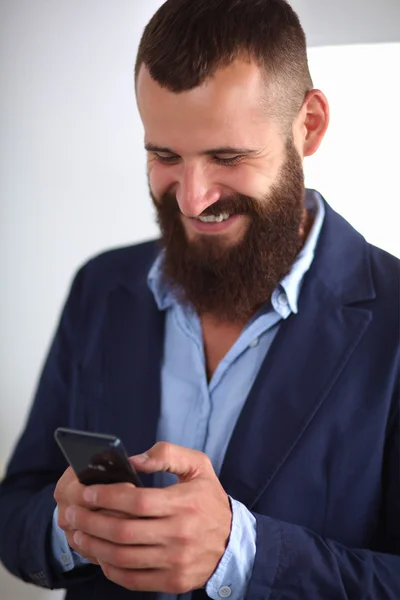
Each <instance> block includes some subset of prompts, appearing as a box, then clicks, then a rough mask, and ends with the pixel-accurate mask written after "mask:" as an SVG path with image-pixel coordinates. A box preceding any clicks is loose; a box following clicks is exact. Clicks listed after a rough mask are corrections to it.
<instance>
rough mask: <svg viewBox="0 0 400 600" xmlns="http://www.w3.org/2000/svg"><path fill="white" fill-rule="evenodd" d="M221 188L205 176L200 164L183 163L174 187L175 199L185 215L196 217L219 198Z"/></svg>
mask: <svg viewBox="0 0 400 600" xmlns="http://www.w3.org/2000/svg"><path fill="white" fill-rule="evenodd" d="M220 196H221V190H220V189H219V188H218V186H216V185H214V184H213V183H212V182H210V181H209V180H208V178H207V174H206V173H205V172H204V168H202V166H201V165H195V164H191V165H184V166H183V168H182V173H181V176H180V179H179V181H178V185H177V188H176V200H177V202H178V205H179V208H180V210H181V212H182V213H183V214H184V215H185V216H186V217H198V216H199V215H201V213H202V212H204V211H205V209H206V208H208V207H209V206H211V205H212V204H214V203H215V202H216V201H217V200H219V198H220Z"/></svg>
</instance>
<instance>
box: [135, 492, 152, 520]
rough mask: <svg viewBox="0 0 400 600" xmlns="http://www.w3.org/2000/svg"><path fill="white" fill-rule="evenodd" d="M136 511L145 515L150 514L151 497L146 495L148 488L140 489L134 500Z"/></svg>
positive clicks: (137, 513) (140, 514)
mask: <svg viewBox="0 0 400 600" xmlns="http://www.w3.org/2000/svg"><path fill="white" fill-rule="evenodd" d="M133 505H134V507H133V508H134V512H135V514H136V515H139V516H145V515H147V514H149V510H150V506H149V499H148V497H147V495H146V490H144V489H143V490H142V489H138V490H137V492H136V494H135V499H134V500H133Z"/></svg>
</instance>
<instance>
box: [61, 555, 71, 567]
mask: <svg viewBox="0 0 400 600" xmlns="http://www.w3.org/2000/svg"><path fill="white" fill-rule="evenodd" d="M61 562H62V564H63V565H69V563H70V562H71V561H70V560H69V556H68V554H62V555H61Z"/></svg>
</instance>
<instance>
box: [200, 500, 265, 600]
mask: <svg viewBox="0 0 400 600" xmlns="http://www.w3.org/2000/svg"><path fill="white" fill-rule="evenodd" d="M229 500H230V503H231V508H232V528H231V535H230V537H229V542H228V546H227V548H226V550H225V552H224V554H223V556H222V558H221V560H220V562H219V564H218V567H217V569H216V571H215V572H214V574H213V576H212V577H211V578H210V579H209V580H208V582H207V585H206V592H207V595H208V596H209V597H210V598H212V599H213V600H221V598H230V600H243V599H244V598H245V596H246V592H247V588H248V585H249V581H250V577H251V573H252V571H253V565H254V559H255V555H256V539H257V533H256V519H255V517H254V516H253V515H252V513H251V512H250V511H249V510H248V509H247V508H246V507H245V506H244V504H241V503H240V502H238V501H237V500H234V499H233V498H231V497H230V496H229Z"/></svg>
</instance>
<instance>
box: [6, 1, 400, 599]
mask: <svg viewBox="0 0 400 600" xmlns="http://www.w3.org/2000/svg"><path fill="white" fill-rule="evenodd" d="M395 3H396V6H395ZM160 4H161V0H146V2H144V1H142V0H140V1H139V0H119V2H118V3H111V2H107V1H106V0H70V1H69V2H61V0H53V1H52V2H49V1H47V0H35V2H30V1H28V0H25V1H24V0H2V1H1V0H0V76H1V94H0V202H1V204H0V210H1V212H0V228H1V229H0V282H1V294H0V331H1V337H0V470H1V465H2V464H4V462H5V460H6V459H7V458H8V456H9V453H10V451H11V448H12V446H13V444H14V443H15V441H16V438H17V436H18V435H19V433H20V431H21V428H22V426H23V422H24V419H25V416H26V412H27V410H28V407H29V404H30V402H31V399H32V394H33V390H34V387H35V385H36V380H37V377H38V373H39V370H40V368H41V365H42V362H43V359H44V356H45V353H46V351H47V348H48V345H49V341H50V338H51V336H52V333H53V331H54V327H55V324H56V320H57V319H58V315H59V311H60V308H61V306H62V302H63V300H64V299H65V295H66V292H67V289H68V286H69V284H70V281H71V278H72V275H73V273H74V272H75V271H76V269H77V267H78V266H79V265H80V264H82V262H83V261H85V260H86V259H87V258H88V257H90V256H92V255H93V254H95V253H97V252H99V251H101V250H104V249H105V248H109V247H114V246H119V245H124V244H130V243H133V242H137V241H141V240H145V239H149V238H151V237H154V236H155V235H156V234H157V230H156V227H155V225H154V222H153V212H152V208H151V202H150V200H149V197H148V191H147V182H146V177H145V155H144V151H143V132H142V127H141V123H140V120H139V116H138V113H137V109H136V106H135V98H134V92H133V77H132V71H133V65H134V60H135V53H136V49H137V46H138V43H139V36H140V34H141V32H142V30H143V27H144V25H145V23H146V22H147V20H148V19H149V18H150V16H151V14H152V13H153V12H154V11H155V10H156V8H157V7H158V6H159V5H160ZM358 4H359V3H358ZM293 5H294V6H295V7H296V8H298V9H299V14H300V16H302V15H304V23H305V25H306V31H307V33H308V34H309V39H310V40H311V42H313V43H318V44H321V43H323V42H324V40H326V41H327V42H328V43H330V44H335V45H332V46H326V47H312V48H310V52H309V58H310V67H311V72H312V75H313V78H314V83H315V86H316V87H319V88H321V89H322V90H323V91H324V92H325V93H326V95H327V96H328V99H329V100H330V104H331V110H332V121H331V127H330V129H329V132H328V134H327V136H326V139H325V141H324V144H323V146H322V147H321V149H320V150H319V152H318V153H317V155H316V156H315V157H312V158H310V159H307V161H306V165H305V169H306V180H307V184H308V185H309V186H310V187H315V188H317V189H319V190H320V191H321V193H322V194H323V195H324V196H325V198H326V199H327V200H328V202H329V203H330V204H331V205H332V206H333V207H334V208H335V209H336V210H338V211H339V212H341V213H342V214H343V215H344V216H345V217H346V218H347V219H348V220H349V221H350V222H351V223H352V224H353V225H354V226H355V227H356V228H357V229H358V230H359V231H361V232H362V233H363V234H364V235H365V236H366V238H367V239H368V240H369V241H371V242H373V243H375V244H377V245H378V246H381V247H382V248H384V249H386V250H388V251H390V252H392V253H393V254H396V255H397V256H400V235H399V219H398V217H397V214H398V204H399V201H400V187H399V173H400V160H399V159H400V152H399V143H400V119H399V107H400V83H399V75H398V73H399V65H400V43H399V41H400V32H399V28H400V19H399V20H397V22H396V19H395V17H396V15H397V16H399V10H398V8H399V6H400V4H399V3H398V2H397V0H394V2H393V1H392V0H386V1H385V2H383V1H382V0H381V2H379V7H380V10H379V12H378V11H376V13H373V12H370V13H368V10H367V7H368V6H369V5H368V2H367V3H366V4H365V3H364V2H363V7H364V9H363V10H364V13H363V18H362V19H361V21H362V23H361V25H360V18H359V17H360V11H359V10H357V11H353V13H354V14H353V13H351V11H350V13H351V15H350V16H351V19H353V20H354V23H357V25H354V23H353V21H352V20H351V19H349V20H346V19H344V16H343V13H340V12H337V13H335V15H332V13H329V12H328V13H326V14H325V20H323V18H324V13H323V12H322V14H321V15H320V16H321V20H320V21H319V23H322V25H319V24H318V23H317V22H316V21H315V13H313V12H312V11H311V12H310V10H309V6H310V2H305V0H304V2H302V1H301V0H294V1H293ZM329 5H330V6H332V3H331V2H329ZM355 5H356V7H357V2H355ZM321 6H322V3H321V0H320V2H319V4H318V7H319V9H318V10H319V11H320V13H321ZM371 6H378V4H376V5H375V4H374V3H372V4H371V5H370V8H371ZM116 7H117V8H116ZM353 8H354V4H353ZM358 9H360V6H358ZM385 9H386V11H385ZM346 10H347V9H346ZM371 10H372V9H371ZM396 11H397V12H396ZM356 13H357V14H356ZM368 15H369V17H368ZM356 17H357V18H356ZM349 23H350V25H352V26H350V25H349ZM377 32H381V33H382V37H379V36H378V37H377ZM352 35H353V37H352ZM353 38H354V39H353ZM380 39H385V40H389V41H393V42H395V43H386V44H374V45H373V44H369V43H364V44H362V45H353V46H349V45H348V46H343V45H336V44H340V43H342V42H343V41H344V42H349V41H360V40H361V41H364V42H369V41H374V42H375V41H379V40H380ZM0 597H1V599H2V600H14V599H15V600H17V599H18V600H23V599H24V598H29V599H32V600H39V599H45V598H49V597H52V598H55V599H56V598H59V597H60V592H46V591H42V590H40V589H38V588H33V587H32V586H27V585H26V584H22V583H20V582H18V581H16V580H14V578H12V577H11V576H10V575H8V574H6V573H5V571H4V570H3V569H2V568H1V569H0Z"/></svg>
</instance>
